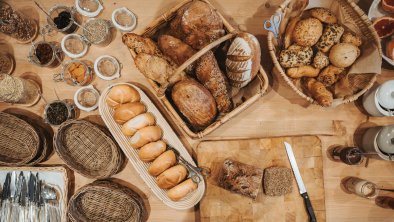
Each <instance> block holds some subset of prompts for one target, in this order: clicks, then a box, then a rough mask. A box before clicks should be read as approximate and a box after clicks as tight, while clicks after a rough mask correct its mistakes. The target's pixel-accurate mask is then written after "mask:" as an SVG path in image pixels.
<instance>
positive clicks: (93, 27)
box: [83, 18, 113, 47]
mask: <svg viewBox="0 0 394 222" xmlns="http://www.w3.org/2000/svg"><path fill="white" fill-rule="evenodd" d="M112 27H113V26H112V23H111V21H108V20H105V19H95V18H92V19H89V20H87V21H86V23H85V25H84V29H83V35H84V36H85V38H86V39H87V40H88V41H89V42H90V43H91V44H94V45H97V46H101V47H104V46H107V45H108V44H110V43H111V41H112V38H113V36H112Z"/></svg>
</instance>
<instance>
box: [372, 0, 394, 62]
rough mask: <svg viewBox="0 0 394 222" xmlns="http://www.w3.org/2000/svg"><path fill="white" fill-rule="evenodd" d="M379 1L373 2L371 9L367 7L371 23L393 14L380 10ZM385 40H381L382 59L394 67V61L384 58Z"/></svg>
mask: <svg viewBox="0 0 394 222" xmlns="http://www.w3.org/2000/svg"><path fill="white" fill-rule="evenodd" d="M380 2H381V0H374V1H373V2H372V4H371V7H369V11H368V18H369V19H370V20H371V21H373V20H375V19H376V18H379V17H382V16H393V14H390V13H388V12H386V11H384V10H383V9H382V4H381V3H380ZM387 39H388V38H386V40H381V44H382V50H383V55H382V57H383V59H384V60H386V61H387V62H388V63H390V65H392V66H394V60H392V59H390V58H389V57H387V56H385V51H386V41H387Z"/></svg>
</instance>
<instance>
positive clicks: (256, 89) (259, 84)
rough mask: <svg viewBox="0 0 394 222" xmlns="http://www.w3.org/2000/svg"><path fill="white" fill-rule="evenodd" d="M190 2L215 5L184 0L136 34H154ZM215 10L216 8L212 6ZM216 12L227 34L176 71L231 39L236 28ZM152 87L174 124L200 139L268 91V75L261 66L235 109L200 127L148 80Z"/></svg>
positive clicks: (178, 71)
mask: <svg viewBox="0 0 394 222" xmlns="http://www.w3.org/2000/svg"><path fill="white" fill-rule="evenodd" d="M193 1H203V2H206V3H208V4H209V5H210V6H211V7H212V8H215V7H214V6H213V5H212V4H211V3H210V2H209V1H208V0H186V1H184V2H182V3H180V4H179V5H177V6H175V7H174V8H172V9H171V10H170V11H168V12H167V13H165V14H163V15H161V16H160V17H159V18H157V19H156V20H155V21H153V22H152V23H151V24H150V25H149V26H148V27H147V28H145V29H144V30H142V31H140V32H138V33H137V34H139V35H142V36H145V37H154V36H155V35H156V34H157V33H159V31H160V30H161V29H162V28H164V27H165V26H166V25H168V23H169V21H170V20H171V19H172V18H174V17H175V16H176V13H177V11H178V10H179V9H180V8H181V7H183V6H184V5H186V4H188V3H190V2H193ZM215 10H216V9H215ZM216 12H217V13H218V14H219V16H220V17H221V18H222V20H223V24H224V28H225V30H226V33H227V34H226V35H225V36H223V37H222V38H220V39H218V40H216V41H214V42H212V43H211V44H209V45H207V46H206V47H204V48H203V49H201V50H200V51H198V52H197V53H196V54H195V55H193V56H192V57H191V58H190V59H189V60H187V61H186V62H185V63H184V64H182V65H181V66H180V67H179V68H178V69H177V70H176V71H175V72H176V73H181V72H182V71H183V70H185V69H186V68H187V67H188V66H189V65H190V64H192V63H194V62H195V61H197V60H198V59H199V58H200V57H201V56H202V55H204V54H205V53H206V52H208V51H209V50H211V49H213V48H215V47H217V46H219V45H220V44H222V43H224V42H226V41H230V40H231V39H232V38H234V36H235V35H236V34H237V31H236V30H235V29H234V28H233V27H232V26H231V25H230V23H228V22H227V20H226V19H225V18H224V17H223V16H222V15H221V14H220V12H218V11H217V10H216ZM130 53H131V55H132V57H133V58H135V57H136V53H135V52H134V51H133V50H130ZM147 80H148V82H149V83H150V85H151V86H152V88H153V89H154V90H155V92H156V95H157V97H159V98H160V99H161V100H162V102H163V103H164V106H165V108H166V109H167V111H168V112H169V113H170V115H171V116H172V118H173V119H175V121H176V123H177V124H178V125H179V126H180V127H181V128H182V129H183V130H184V131H185V132H186V133H187V135H189V136H190V137H191V138H194V139H197V138H202V137H204V136H205V135H207V134H209V133H211V132H212V131H214V130H215V129H217V128H218V127H219V126H221V125H222V124H224V123H225V122H227V121H228V120H230V119H231V118H233V117H235V116H236V115H238V114H239V113H241V112H242V111H243V110H245V109H246V108H248V107H249V106H250V105H252V104H253V103H254V102H256V101H257V100H258V99H259V98H260V97H262V96H263V95H264V93H265V92H266V91H267V88H268V76H267V74H266V73H265V71H264V69H263V68H262V67H261V66H260V70H259V72H258V74H257V77H256V78H255V79H254V80H253V81H252V82H250V83H249V84H248V85H247V86H245V87H244V88H243V90H244V91H247V92H248V93H246V94H248V95H250V96H245V100H244V101H243V102H242V103H241V104H238V105H237V107H236V108H235V109H233V110H232V111H231V112H229V113H226V114H225V115H220V116H219V117H218V118H217V119H216V121H215V122H214V123H212V124H211V125H210V126H208V127H206V128H205V129H203V130H195V129H193V128H192V127H191V126H190V125H189V124H187V123H186V121H185V120H184V119H183V118H182V117H181V115H180V113H179V112H177V109H176V108H175V106H174V105H173V104H172V103H171V102H170V100H171V99H169V98H167V97H168V95H167V96H166V95H165V91H164V90H163V89H162V88H160V86H159V85H158V84H157V83H156V82H154V81H152V80H150V79H147Z"/></svg>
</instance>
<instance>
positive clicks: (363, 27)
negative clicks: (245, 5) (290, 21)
mask: <svg viewBox="0 0 394 222" xmlns="http://www.w3.org/2000/svg"><path fill="white" fill-rule="evenodd" d="M334 1H337V2H338V3H339V5H340V7H342V9H343V10H344V11H345V12H346V14H347V15H346V16H347V18H349V19H352V20H353V21H354V23H355V24H357V27H358V28H359V30H360V32H361V33H362V35H363V36H364V37H365V38H366V39H368V40H370V41H373V43H374V44H376V46H377V47H378V50H379V54H380V55H382V48H381V45H380V39H379V36H378V35H377V33H376V31H375V29H374V28H373V26H372V23H371V21H370V20H369V19H368V17H367V16H366V15H365V13H364V12H363V11H362V10H361V9H360V8H359V7H358V6H357V5H356V4H355V3H354V2H353V1H352V0H334ZM292 2H293V1H292V0H286V1H285V2H283V3H282V4H281V5H280V6H279V8H278V9H277V10H276V12H275V13H281V14H282V15H284V13H285V12H286V11H288V10H289V8H290V3H292ZM314 4H315V5H316V4H317V2H314ZM282 21H283V19H282ZM282 25H283V24H281V26H282ZM282 39H283V38H282ZM278 45H279V44H278V41H277V40H276V39H275V36H274V34H273V33H272V32H269V33H268V49H269V51H270V55H271V58H272V61H273V63H274V66H275V69H276V71H277V72H279V74H280V75H281V76H282V77H283V79H284V80H285V82H286V83H287V84H288V85H289V86H290V87H291V88H292V89H293V90H294V91H295V92H296V93H297V94H298V95H300V96H301V97H302V98H304V99H306V100H307V101H308V102H310V103H312V104H316V105H319V104H318V103H317V102H316V101H315V100H314V99H313V98H312V97H311V96H309V95H307V94H306V93H304V92H303V90H302V89H301V87H297V86H296V84H294V81H293V80H292V79H291V78H289V77H288V76H287V74H286V73H285V69H284V68H282V66H281V65H280V63H279V61H278V57H277V56H278V53H279V51H280V49H279V46H278ZM377 59H380V58H377ZM376 75H377V74H376V73H373V74H369V77H368V78H369V79H368V80H369V81H368V80H367V82H368V83H367V84H366V87H364V88H363V89H362V90H360V91H359V92H357V93H355V94H354V95H352V96H349V97H345V98H336V99H334V100H333V103H332V106H331V107H336V106H338V105H341V104H345V103H349V102H353V101H355V100H357V99H358V98H359V97H360V96H362V95H363V94H364V93H365V92H366V91H368V90H369V89H370V88H371V87H372V86H373V84H374V83H375V81H376Z"/></svg>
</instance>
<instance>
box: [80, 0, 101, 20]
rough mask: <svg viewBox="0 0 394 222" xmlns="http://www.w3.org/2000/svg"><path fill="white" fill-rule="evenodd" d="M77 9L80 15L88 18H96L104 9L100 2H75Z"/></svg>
mask: <svg viewBox="0 0 394 222" xmlns="http://www.w3.org/2000/svg"><path fill="white" fill-rule="evenodd" d="M75 8H77V11H78V12H79V14H81V15H83V16H87V17H91V18H92V17H96V16H98V15H99V14H100V12H101V11H102V10H103V9H104V7H103V5H102V4H101V2H100V1H99V0H75Z"/></svg>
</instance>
